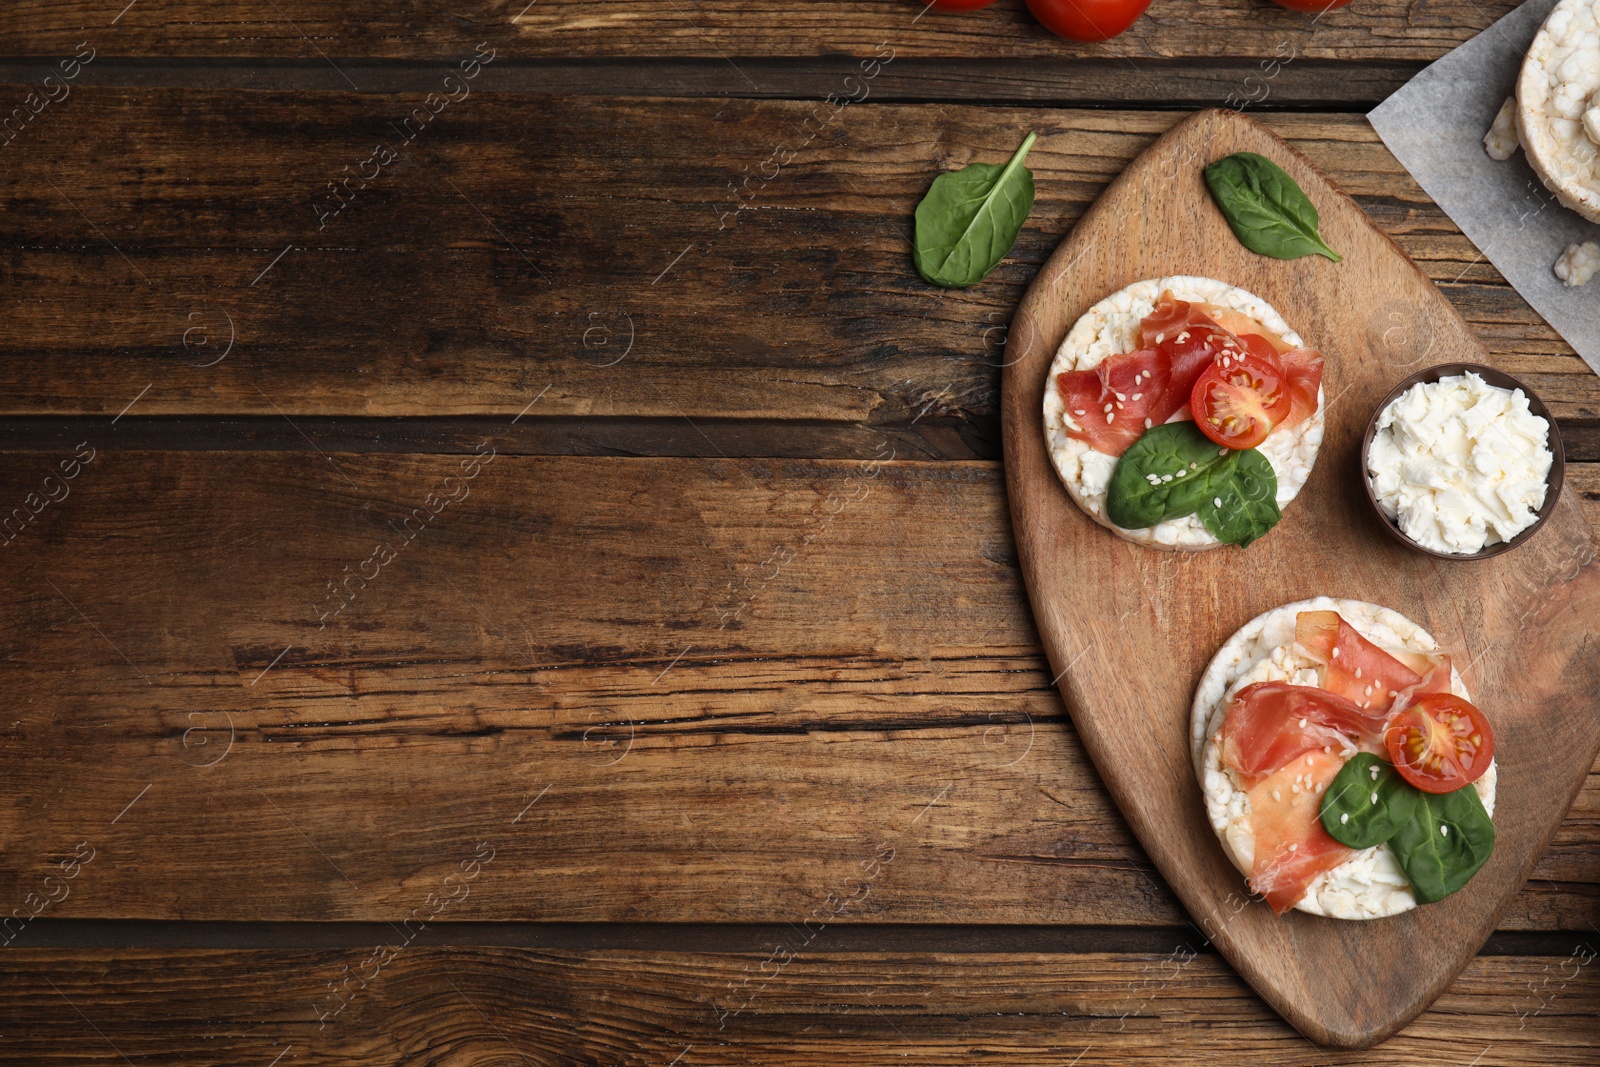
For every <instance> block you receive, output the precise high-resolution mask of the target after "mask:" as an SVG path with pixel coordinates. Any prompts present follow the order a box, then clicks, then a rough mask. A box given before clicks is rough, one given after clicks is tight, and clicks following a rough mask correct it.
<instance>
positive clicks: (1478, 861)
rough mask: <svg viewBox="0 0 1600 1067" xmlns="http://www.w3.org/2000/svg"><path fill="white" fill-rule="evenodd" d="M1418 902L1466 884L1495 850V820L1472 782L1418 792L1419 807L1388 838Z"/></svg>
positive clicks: (1439, 895) (1442, 896)
mask: <svg viewBox="0 0 1600 1067" xmlns="http://www.w3.org/2000/svg"><path fill="white" fill-rule="evenodd" d="M1389 847H1390V848H1392V849H1394V854H1395V857H1396V858H1397V859H1398V860H1399V861H1400V868H1401V869H1402V870H1403V871H1405V872H1406V879H1407V880H1408V881H1410V883H1411V891H1412V893H1414V894H1415V895H1416V898H1417V902H1418V903H1420V904H1431V903H1433V902H1434V901H1435V900H1443V899H1444V898H1445V897H1447V896H1449V895H1450V894H1451V893H1454V892H1455V891H1456V890H1458V889H1460V888H1461V887H1462V886H1464V885H1466V884H1467V881H1468V880H1469V879H1471V877H1472V876H1473V875H1475V874H1477V873H1478V868H1480V867H1482V866H1483V865H1484V863H1485V862H1487V861H1488V859H1489V853H1490V852H1491V851H1493V850H1494V823H1492V822H1490V821H1489V815H1488V813H1487V812H1485V811H1484V810H1483V802H1482V801H1481V800H1479V799H1478V791H1477V790H1476V789H1474V788H1473V787H1472V786H1470V785H1466V786H1462V787H1461V788H1460V789H1457V790H1456V791H1455V792H1453V793H1424V792H1422V791H1420V790H1418V791H1417V810H1416V812H1415V813H1414V814H1413V815H1412V816H1411V818H1410V819H1409V820H1408V821H1407V822H1405V823H1404V824H1402V825H1401V827H1400V828H1399V829H1398V830H1397V831H1395V835H1394V837H1392V838H1390V839H1389Z"/></svg>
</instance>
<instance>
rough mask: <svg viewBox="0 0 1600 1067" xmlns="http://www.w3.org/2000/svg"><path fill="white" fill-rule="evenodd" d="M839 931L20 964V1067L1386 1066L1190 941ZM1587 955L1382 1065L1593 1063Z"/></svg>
mask: <svg viewBox="0 0 1600 1067" xmlns="http://www.w3.org/2000/svg"><path fill="white" fill-rule="evenodd" d="M499 863H500V860H499V859H498V858H497V859H496V860H495V862H494V864H492V865H490V866H488V867H484V868H482V873H481V875H480V877H479V880H478V882H477V883H476V884H477V885H488V884H489V883H491V882H492V881H493V880H494V879H495V878H498V877H500V876H501V872H500V871H498V870H496V869H495V868H496V867H497V866H498V865H499ZM889 869H891V870H892V865H891V867H890V868H889ZM853 884H854V883H852V885H853ZM859 884H861V885H863V886H865V889H864V890H854V889H852V890H851V891H852V892H863V894H864V896H865V897H866V899H870V896H871V893H872V889H873V883H872V882H870V881H863V882H861V883H859ZM823 926H824V921H823V920H822V919H817V920H814V921H813V924H812V925H809V926H806V927H797V928H796V929H794V930H793V931H791V932H789V933H788V934H787V935H785V936H784V937H783V938H781V939H779V940H777V941H776V943H775V944H774V945H773V946H772V948H771V949H770V950H769V951H764V952H762V951H758V952H750V953H737V954H736V953H674V952H640V951H589V952H578V951H561V950H546V951H537V950H528V949H509V948H507V949H490V948H478V949H448V948H441V947H437V946H433V945H430V944H428V940H429V938H430V937H431V936H432V933H431V931H429V930H424V931H421V932H419V933H417V934H416V935H414V936H415V940H414V941H412V942H410V943H405V942H404V941H403V939H402V936H400V935H397V934H395V933H390V934H387V935H384V937H383V938H381V939H379V940H378V941H375V943H374V944H373V945H372V946H371V947H370V948H368V947H363V948H360V949H352V950H345V951H333V950H322V951H300V952H290V951H275V952H274V951H237V950H229V951H189V952H174V951H156V950H122V951H104V950H101V951H94V950H82V949H79V950H66V951H56V952H50V953H44V952H31V951H26V950H13V951H11V952H9V953H5V954H3V955H0V975H4V979H5V984H6V989H7V1005H6V1006H7V1025H6V1033H5V1036H4V1040H3V1041H0V1063H25V1064H37V1063H58V1062H68V1061H70V1062H72V1063H90V1064H93V1063H123V1062H145V1061H150V1062H160V1063H163V1064H172V1065H183V1064H214V1063H219V1062H222V1063H259V1064H270V1063H271V1062H272V1061H273V1058H274V1057H282V1061H283V1062H284V1063H300V1064H322V1063H327V1064H335V1063H336V1064H366V1063H373V1064H378V1063H383V1064H392V1063H402V1062H405V1063H409V1062H449V1063H461V1064H490V1063H520V1062H526V1063H605V1064H639V1065H642V1064H664V1063H677V1064H681V1065H682V1067H697V1065H702V1064H747V1063H762V1064H836V1063H839V1062H841V1061H842V1060H845V1061H848V1062H850V1063H861V1064H869V1065H874V1064H891V1063H894V1064H899V1063H905V1062H908V1060H909V1061H910V1062H915V1063H930V1064H945V1063H952V1064H953V1063H970V1062H972V1059H973V1058H974V1057H975V1056H978V1055H990V1056H994V1057H997V1058H998V1057H1004V1061H1005V1062H1006V1063H1016V1064H1024V1065H1041V1067H1043V1065H1047V1064H1048V1065H1052V1067H1059V1065H1061V1064H1064V1063H1077V1064H1081V1065H1101V1064H1108V1065H1110V1064H1114V1065H1119V1067H1120V1065H1123V1064H1136V1065H1141V1067H1158V1065H1169V1064H1170V1065H1176V1064H1191V1063H1196V1062H1207V1061H1212V1060H1221V1061H1224V1062H1227V1063H1236V1064H1240V1065H1244V1067H1251V1065H1258V1064H1259V1065H1272V1067H1289V1065H1296V1067H1298V1065H1307V1067H1310V1065H1319V1067H1329V1065H1333V1064H1365V1063H1371V1062H1373V1059H1372V1055H1371V1054H1370V1053H1366V1054H1363V1053H1352V1052H1340V1051H1337V1050H1331V1049H1320V1048H1317V1047H1316V1046H1314V1045H1312V1044H1310V1043H1309V1042H1307V1041H1306V1040H1305V1039H1303V1038H1301V1037H1300V1036H1299V1035H1298V1034H1296V1033H1295V1032H1294V1031H1293V1030H1291V1029H1289V1027H1288V1026H1286V1025H1284V1024H1283V1023H1282V1022H1281V1021H1279V1020H1278V1019H1277V1018H1276V1017H1275V1016H1273V1015H1272V1014H1271V1012H1270V1010H1269V1009H1267V1007H1266V1006H1265V1005H1263V1004H1262V1003H1261V1002H1260V1001H1259V1000H1257V999H1256V998H1255V997H1254V996H1253V995H1252V994H1251V993H1250V991H1249V990H1248V989H1247V988H1246V987H1245V986H1244V984H1243V983H1242V982H1240V981H1239V980H1238V979H1237V978H1236V977H1235V976H1234V975H1233V974H1232V972H1231V971H1229V970H1228V968H1227V967H1226V965H1225V964H1223V963H1222V962H1221V961H1220V960H1218V959H1217V957H1215V956H1211V955H1195V946H1194V945H1192V944H1190V943H1187V942H1180V943H1177V944H1174V945H1173V947H1172V949H1171V950H1170V951H1169V952H1163V953H1150V954H1127V955H1112V954H1082V955H1063V954H1051V953H1038V954H1002V953H973V954H940V953H931V952H917V951H911V952H899V953H833V952H828V951H826V950H824V951H820V952H819V951H817V948H816V947H815V946H817V945H820V944H823V943H825V941H826V939H827V936H828V935H827V932H826V930H825V929H823ZM819 931H820V932H819ZM1575 941H1576V942H1577V943H1576V944H1574V946H1573V948H1572V950H1571V954H1569V955H1565V956H1511V957H1480V958H1478V959H1476V960H1474V961H1473V962H1472V963H1471V964H1470V965H1469V966H1468V967H1467V969H1466V971H1465V972H1464V973H1463V974H1462V975H1461V977H1460V978H1459V979H1457V981H1456V982H1455V983H1454V984H1453V985H1452V986H1451V987H1450V989H1449V990H1447V991H1446V992H1445V994H1444V996H1443V997H1441V998H1440V999H1439V1001H1438V1002H1437V1003H1436V1004H1435V1005H1434V1007H1433V1009H1432V1010H1430V1011H1429V1012H1427V1013H1426V1014H1424V1015H1423V1016H1422V1017H1421V1018H1419V1019H1418V1020H1417V1021H1416V1022H1414V1023H1413V1024H1411V1025H1410V1026H1409V1027H1407V1028H1406V1029H1405V1030H1404V1031H1402V1032H1401V1033H1400V1034H1399V1035H1398V1036H1396V1037H1394V1038H1392V1039H1391V1040H1390V1041H1388V1042H1387V1043H1385V1044H1384V1045H1383V1047H1382V1051H1381V1053H1380V1054H1379V1056H1380V1057H1381V1062H1383V1063H1385V1064H1392V1065H1394V1067H1461V1065H1462V1064H1465V1063H1468V1062H1471V1061H1472V1058H1473V1057H1474V1056H1479V1055H1481V1056H1482V1058H1481V1060H1480V1061H1479V1062H1481V1063H1485V1064H1495V1065H1522V1064H1539V1065H1545V1064H1552V1065H1572V1067H1578V1065H1585V1067H1587V1065H1589V1064H1591V1063H1593V1048H1594V1043H1595V1038H1596V1024H1595V1013H1596V1012H1597V1011H1600V980H1597V979H1596V976H1595V975H1596V968H1595V966H1593V965H1592V964H1590V963H1588V962H1587V961H1590V960H1592V958H1593V956H1594V954H1595V951H1596V944H1595V940H1594V939H1593V938H1592V937H1591V938H1589V939H1588V940H1578V939H1575ZM336 1009H337V1013H335V1011H336ZM319 1020H320V1021H319Z"/></svg>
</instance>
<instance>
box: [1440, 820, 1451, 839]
mask: <svg viewBox="0 0 1600 1067" xmlns="http://www.w3.org/2000/svg"><path fill="white" fill-rule="evenodd" d="M1439 836H1440V837H1449V836H1450V827H1448V826H1446V825H1444V824H1443V823H1440V824H1439Z"/></svg>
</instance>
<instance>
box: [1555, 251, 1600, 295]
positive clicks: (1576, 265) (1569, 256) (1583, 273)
mask: <svg viewBox="0 0 1600 1067" xmlns="http://www.w3.org/2000/svg"><path fill="white" fill-rule="evenodd" d="M1554 270H1555V272H1556V277H1557V278H1560V279H1561V281H1562V283H1563V284H1565V285H1566V286H1567V287H1568V288H1575V287H1577V286H1579V285H1588V284H1589V279H1590V278H1593V277H1594V272H1595V271H1597V270H1600V244H1596V243H1595V242H1593V241H1585V242H1583V243H1582V244H1577V243H1573V244H1570V245H1568V246H1567V249H1566V251H1564V252H1562V253H1561V256H1560V258H1559V259H1557V260H1556V265H1555V268H1554Z"/></svg>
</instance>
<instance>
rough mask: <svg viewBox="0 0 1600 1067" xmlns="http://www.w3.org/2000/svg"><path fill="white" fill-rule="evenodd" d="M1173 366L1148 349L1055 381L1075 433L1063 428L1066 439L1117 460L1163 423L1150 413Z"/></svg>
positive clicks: (1165, 387)
mask: <svg viewBox="0 0 1600 1067" xmlns="http://www.w3.org/2000/svg"><path fill="white" fill-rule="evenodd" d="M1171 372H1172V361H1171V360H1170V359H1169V358H1168V357H1167V356H1166V355H1165V354H1164V353H1162V352H1160V351H1158V350H1156V349H1153V348H1141V349H1139V350H1138V351H1136V352H1125V353H1123V354H1122V355H1117V356H1107V357H1106V358H1105V359H1104V360H1102V361H1101V362H1100V365H1099V366H1098V367H1096V368H1095V369H1094V370H1073V371H1066V372H1064V373H1062V374H1058V375H1056V385H1057V387H1058V388H1059V389H1060V390H1061V399H1062V402H1063V403H1064V404H1065V405H1066V409H1067V414H1068V415H1069V416H1070V417H1071V419H1072V421H1073V422H1075V423H1077V424H1078V426H1079V427H1080V429H1073V427H1072V426H1071V425H1070V424H1069V425H1067V426H1066V427H1065V430H1066V434H1067V436H1068V437H1075V438H1077V439H1078V440H1080V441H1083V442H1084V443H1085V444H1087V445H1088V446H1089V447H1090V448H1092V449H1094V450H1095V451H1096V452H1103V453H1105V454H1106V455H1108V456H1120V455H1122V454H1123V453H1124V452H1126V451H1127V450H1128V448H1129V446H1130V445H1132V444H1133V443H1134V442H1135V441H1137V440H1138V439H1139V435H1140V434H1142V433H1144V432H1145V430H1147V429H1149V428H1150V427H1151V426H1158V425H1160V424H1161V423H1163V422H1166V421H1167V418H1168V417H1169V416H1170V415H1171V412H1168V413H1167V414H1166V415H1162V416H1161V417H1160V418H1157V417H1156V414H1157V413H1156V411H1155V408H1156V406H1157V403H1158V402H1160V401H1161V399H1162V397H1163V396H1165V395H1166V393H1167V390H1168V388H1169V386H1170V384H1171Z"/></svg>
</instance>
